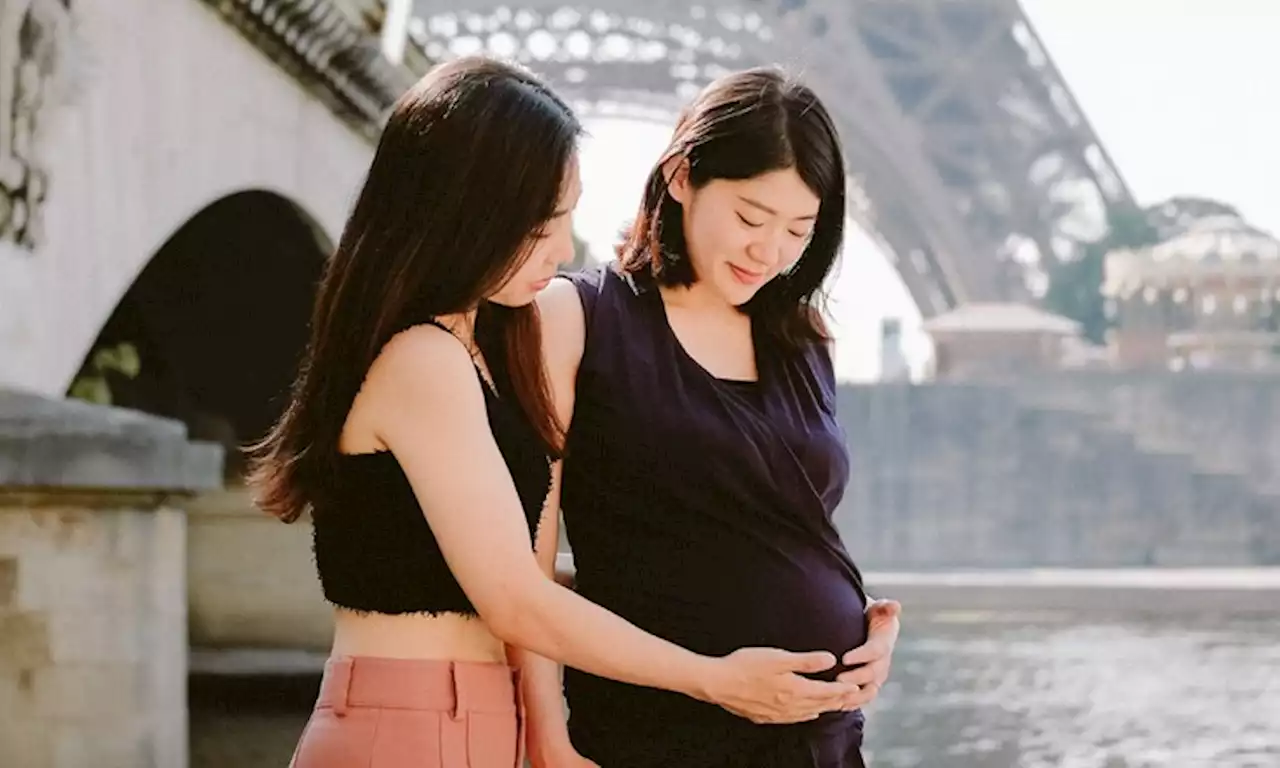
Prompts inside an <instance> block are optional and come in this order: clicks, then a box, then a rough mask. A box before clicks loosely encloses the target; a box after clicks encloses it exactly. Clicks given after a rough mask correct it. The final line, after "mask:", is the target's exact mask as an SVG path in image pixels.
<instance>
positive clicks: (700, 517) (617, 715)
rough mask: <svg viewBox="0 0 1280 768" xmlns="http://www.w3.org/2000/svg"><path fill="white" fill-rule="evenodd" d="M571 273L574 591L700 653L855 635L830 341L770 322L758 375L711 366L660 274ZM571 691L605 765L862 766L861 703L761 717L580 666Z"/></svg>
mask: <svg viewBox="0 0 1280 768" xmlns="http://www.w3.org/2000/svg"><path fill="white" fill-rule="evenodd" d="M570 278H571V279H572V280H573V282H574V284H575V285H576V286H577V288H578V292H579V296H580V297H581V298H582V301H583V306H584V310H585V311H586V319H587V332H586V333H587V335H586V348H585V352H584V355H583V359H582V363H581V366H580V368H579V372H578V382H577V395H576V403H575V406H574V417H573V422H572V425H571V427H570V430H569V437H568V446H567V448H568V458H567V460H566V462H565V475H564V488H563V497H562V507H563V510H564V516H565V526H566V534H567V536H568V539H569V543H570V546H571V547H572V549H573V553H574V561H575V564H576V566H577V589H578V591H579V592H580V593H581V594H582V595H583V596H584V597H587V598H588V599H590V600H592V601H594V602H596V603H598V604H600V605H603V606H605V607H606V608H608V609H609V610H611V611H613V612H615V613H617V614H618V615H620V616H622V617H624V618H626V619H628V620H629V621H631V622H632V623H634V624H636V625H637V626H639V627H641V628H643V629H645V630H647V631H649V632H651V633H653V634H655V635H658V636H660V637H663V638H666V639H668V640H671V641H672V642H674V643H677V644H679V645H682V646H684V647H686V648H689V649H691V650H693V651H697V652H699V653H705V654H713V655H723V654H727V653H729V652H731V651H733V650H735V649H737V648H741V647H744V646H769V647H776V648H785V649H788V650H794V651H811V650H828V651H831V652H832V653H835V654H836V656H837V658H838V657H839V656H840V655H842V654H843V653H844V652H845V651H848V650H850V649H852V648H854V647H856V646H858V645H861V644H862V643H863V642H864V641H865V639H866V631H867V629H866V620H865V617H864V610H865V601H866V597H865V594H864V592H863V591H862V587H861V577H860V574H859V573H858V570H857V568H856V567H855V566H854V564H853V561H852V560H851V559H850V557H849V554H848V552H846V550H845V548H844V545H843V544H842V543H841V541H840V537H839V534H838V533H837V531H836V529H835V526H834V524H833V522H832V512H833V511H834V510H835V508H836V504H837V503H838V502H839V500H840V497H841V495H842V494H843V492H844V487H845V484H846V481H847V478H848V473H849V458H848V453H847V451H846V448H845V441H844V435H843V432H842V430H841V428H840V426H839V424H838V422H837V421H836V418H835V413H834V403H835V377H834V372H833V370H832V365H831V359H830V356H829V354H828V352H827V350H826V348H825V347H824V346H822V345H817V344H815V345H812V346H811V347H809V348H807V349H806V350H805V351H804V352H803V353H792V354H785V353H784V352H783V351H782V350H781V348H780V347H779V346H778V345H777V344H774V343H771V342H770V340H769V339H767V338H763V337H762V336H760V335H759V334H757V336H756V338H755V346H756V367H757V370H758V372H759V381H758V382H734V381H726V380H722V379H717V378H716V377H714V376H712V375H711V374H710V373H709V372H708V371H707V370H706V369H704V368H703V367H702V366H701V365H699V364H698V363H697V362H696V361H695V360H693V358H692V357H690V356H689V355H688V354H687V353H686V352H685V351H684V348H683V347H682V346H681V345H680V343H679V341H678V339H677V338H676V336H675V334H674V333H673V332H672V330H671V327H670V325H669V323H668V322H667V316H666V309H665V305H664V304H663V302H662V298H661V295H660V293H659V291H658V289H657V287H656V286H652V285H647V284H646V283H645V282H641V281H639V280H635V279H632V278H630V277H625V276H621V275H619V274H618V273H616V272H615V271H614V270H613V269H612V268H611V267H606V268H602V269H598V270H592V271H587V272H582V273H575V274H573V275H571V276H570ZM837 671H838V670H837ZM835 674H836V672H832V673H830V674H824V675H820V677H825V678H828V679H829V678H832V677H834V675H835ZM565 692H566V696H567V698H568V703H569V709H570V718H569V729H570V735H571V737H572V739H573V743H574V745H575V747H576V748H577V749H578V750H579V752H581V753H582V754H583V755H585V756H586V757H588V758H591V759H592V760H595V761H596V762H597V763H599V764H600V765H601V766H603V768H646V767H647V766H655V767H656V766H664V767H665V768H682V767H683V766H688V767H689V768H693V766H697V768H715V767H717V766H726V767H727V766H733V767H734V768H751V767H752V766H760V767H761V768H764V766H768V767H769V768H789V767H790V766H796V767H797V768H799V767H800V766H804V767H805V768H808V767H810V766H820V767H821V768H836V767H837V766H840V767H841V768H844V767H846V766H861V765H862V759H861V756H860V753H859V746H860V744H861V734H862V713H861V712H849V713H828V714H826V715H823V716H822V717H821V718H820V719H819V720H817V721H815V722H812V723H805V724H799V725H789V726H760V725H755V724H753V723H751V722H750V721H748V720H745V719H743V718H739V717H735V716H734V715H732V714H730V713H728V712H727V711H725V710H723V709H721V708H720V707H717V706H714V705H711V704H706V703H703V702H699V701H696V700H694V699H691V698H689V697H686V696H683V695H680V694H676V693H671V692H668V691H659V690H656V689H651V688H644V687H639V686H633V685H628V684H624V683H618V682H615V681H611V680H605V679H603V678H599V677H595V676H593V675H590V674H586V673H583V672H580V671H577V670H573V669H567V670H565Z"/></svg>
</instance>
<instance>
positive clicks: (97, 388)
mask: <svg viewBox="0 0 1280 768" xmlns="http://www.w3.org/2000/svg"><path fill="white" fill-rule="evenodd" d="M330 248H331V243H330V242H329V238H328V237H327V236H326V235H325V233H324V232H323V231H322V230H321V228H320V227H319V226H318V225H317V223H316V222H315V220H314V219H313V218H312V217H311V216H310V215H309V214H307V213H306V212H305V211H303V210H302V209H301V208H300V207H299V206H297V205H296V204H294V203H293V202H292V201H290V200H289V199H287V198H285V197H283V196H281V195H279V194H276V193H274V192H269V191H264V190H247V191H242V192H237V193H234V194H230V195H227V196H225V197H222V198H220V199H218V200H216V201H214V202H213V203H210V204H209V205H207V206H205V207H204V208H203V209H201V210H200V211H199V212H197V213H196V214H194V215H193V216H192V217H191V218H190V219H188V220H187V221H186V222H185V223H184V224H182V226H180V227H179V228H178V229H177V230H176V231H174V232H173V233H172V234H171V235H170V236H169V237H168V238H167V239H166V240H165V242H164V243H163V244H162V245H161V246H160V247H159V248H158V249H157V250H156V251H155V252H154V254H153V255H152V256H151V257H150V259H149V260H148V261H147V262H146V264H145V266H144V267H143V268H142V270H141V271H140V272H139V273H138V274H137V276H136V278H135V279H134V281H133V283H132V285H131V286H130V287H129V289H128V290H127V291H126V292H125V293H124V296H123V297H122V298H121V300H120V301H119V303H118V304H117V305H116V306H115V309H114V311H113V312H112V313H111V316H110V317H109V318H108V319H107V320H106V322H105V323H104V324H103V326H102V328H101V330H100V331H99V333H98V336H97V338H96V340H95V341H94V343H93V345H92V346H91V348H90V351H89V352H88V354H87V355H86V356H85V358H84V361H83V362H82V364H81V366H80V369H79V372H78V374H77V376H76V378H75V379H74V380H73V382H72V385H71V388H70V394H72V395H78V396H86V395H87V396H94V395H95V393H96V394H97V395H99V396H100V395H103V394H105V395H107V396H108V397H109V399H110V402H111V403H112V404H115V405H119V406H124V407H129V408H136V409H138V410H142V411H146V412H149V413H154V414H157V415H160V416H167V417H171V418H176V419H179V420H181V421H183V422H184V423H186V424H187V426H188V429H189V430H190V432H191V434H192V437H194V438H196V439H204V440H212V441H215V442H219V443H222V444H223V445H224V447H225V448H226V449H227V457H228V461H227V474H228V477H231V478H234V477H235V476H237V475H238V473H239V470H240V462H241V460H240V455H239V451H238V450H237V447H238V446H242V445H244V444H245V443H247V442H249V441H252V440H255V439H257V438H258V437H260V436H261V435H262V434H264V433H265V431H266V430H267V429H268V428H269V427H270V425H271V423H272V422H273V421H274V419H275V418H276V417H277V416H278V414H279V410H280V408H281V407H282V405H283V398H284V397H285V395H286V394H287V392H288V388H289V385H290V384H291V382H292V379H293V376H294V372H295V370H296V365H297V362H298V359H299V357H300V354H301V352H302V350H303V348H304V346H305V344H306V334H307V326H308V321H309V318H310V313H311V305H312V300H313V296H314V291H315V286H316V283H317V281H318V279H319V277H320V272H321V269H322V266H323V262H324V258H325V257H326V255H327V254H328V252H329V250H330ZM113 358H114V359H113ZM134 358H136V363H137V365H136V368H134V366H133V362H134Z"/></svg>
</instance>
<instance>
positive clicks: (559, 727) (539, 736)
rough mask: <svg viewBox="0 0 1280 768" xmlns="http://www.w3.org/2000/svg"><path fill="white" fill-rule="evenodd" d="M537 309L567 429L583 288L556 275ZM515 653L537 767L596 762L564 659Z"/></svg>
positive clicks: (546, 555) (554, 515) (542, 532)
mask: <svg viewBox="0 0 1280 768" xmlns="http://www.w3.org/2000/svg"><path fill="white" fill-rule="evenodd" d="M537 308H538V316H539V321H540V323H541V325H542V351H543V357H544V359H545V361H546V366H547V378H548V383H549V384H550V386H551V399H552V402H553V403H555V407H556V418H557V419H559V420H560V423H561V424H562V425H564V427H565V428H566V429H567V428H568V426H569V423H570V422H571V421H572V420H573V403H574V396H575V391H576V385H577V378H578V366H579V364H580V363H581V362H582V354H583V351H584V350H585V348H586V341H587V333H586V318H585V316H584V313H583V308H582V302H581V300H579V298H578V290H577V288H576V287H574V285H573V284H572V283H571V282H569V281H568V280H553V281H552V283H551V284H550V285H549V286H547V287H546V288H545V289H544V290H543V291H542V293H540V294H539V295H538V300H537ZM563 477H564V463H563V462H556V465H555V467H554V469H553V471H552V475H551V490H550V492H548V494H547V505H546V507H545V508H544V509H543V511H542V522H541V524H540V528H539V532H538V546H537V553H536V554H537V558H538V564H539V565H541V566H542V570H543V572H544V573H546V574H547V575H548V576H549V577H551V578H553V579H554V578H555V577H556V556H557V554H558V551H557V550H558V547H559V544H560V483H561V481H562V480H563ZM515 656H516V658H517V659H518V660H519V663H520V666H521V668H522V670H523V672H522V674H521V687H522V688H523V696H524V704H525V712H526V723H527V727H526V745H527V748H528V754H529V761H530V763H532V765H533V768H570V767H571V766H572V767H576V766H584V765H592V763H590V762H589V761H587V760H586V758H583V757H582V756H580V755H579V754H578V752H577V750H575V749H574V748H573V744H572V742H571V740H570V739H569V728H568V724H567V723H566V721H565V701H564V683H563V679H562V677H561V667H560V664H559V663H558V662H555V661H553V660H551V659H548V658H546V657H545V656H539V655H538V654H536V653H533V652H531V651H526V650H523V649H519V650H517V651H516V654H515Z"/></svg>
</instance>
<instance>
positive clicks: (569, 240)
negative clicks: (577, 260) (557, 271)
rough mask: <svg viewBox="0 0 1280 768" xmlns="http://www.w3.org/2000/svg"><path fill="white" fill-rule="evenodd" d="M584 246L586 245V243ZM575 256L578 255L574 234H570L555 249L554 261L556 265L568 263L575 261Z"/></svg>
mask: <svg viewBox="0 0 1280 768" xmlns="http://www.w3.org/2000/svg"><path fill="white" fill-rule="evenodd" d="M583 247H584V248H585V247H586V244H585V243H584V244H583ZM575 256H577V248H575V247H574V239H573V235H570V236H569V237H566V238H565V239H564V242H563V243H561V245H560V247H559V248H557V249H555V251H554V255H553V256H552V261H553V262H554V263H555V264H556V265H562V264H568V263H570V262H572V261H573V258H574V257H575Z"/></svg>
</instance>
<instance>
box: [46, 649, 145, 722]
mask: <svg viewBox="0 0 1280 768" xmlns="http://www.w3.org/2000/svg"><path fill="white" fill-rule="evenodd" d="M138 671H139V670H138V668H137V667H135V666H129V665H125V664H118V663H116V664H112V663H98V664H90V663H66V664H58V665H56V666H49V667H44V668H42V669H40V670H38V671H37V672H36V673H35V686H34V700H35V711H36V714H38V715H41V716H44V717H47V718H51V719H53V720H58V721H72V720H79V721H83V722H91V721H101V720H104V719H105V720H108V721H116V720H121V719H124V716H123V715H124V713H128V712H131V711H133V710H134V709H136V708H137V707H138V705H139V703H140V698H141V697H140V696H139V691H138Z"/></svg>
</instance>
